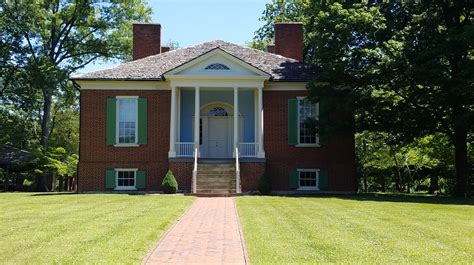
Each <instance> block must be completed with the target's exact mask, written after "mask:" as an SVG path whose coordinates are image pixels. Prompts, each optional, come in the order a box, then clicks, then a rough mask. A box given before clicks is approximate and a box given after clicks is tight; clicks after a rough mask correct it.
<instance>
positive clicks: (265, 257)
mask: <svg viewBox="0 0 474 265" xmlns="http://www.w3.org/2000/svg"><path fill="white" fill-rule="evenodd" d="M237 206H238V212H239V216H240V222H241V224H242V228H243V232H244V235H245V243H246V246H247V250H248V252H249V256H250V262H251V263H254V264H262V263H265V264H270V263H273V264H285V263H309V262H311V263H314V262H337V263H379V264H393V263H446V264H453V263H457V264H459V263H464V264H473V263H474V201H473V200H468V201H466V200H460V201H457V200H454V199H449V198H436V197H415V196H389V195H361V196H338V197H312V198H310V197H257V196H254V197H249V196H248V197H240V198H238V199H237Z"/></svg>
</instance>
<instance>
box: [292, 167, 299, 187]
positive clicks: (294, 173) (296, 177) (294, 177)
mask: <svg viewBox="0 0 474 265" xmlns="http://www.w3.org/2000/svg"><path fill="white" fill-rule="evenodd" d="M299 182H300V177H299V173H298V171H296V170H293V171H290V175H289V185H290V189H297V188H299V187H300V183H299Z"/></svg>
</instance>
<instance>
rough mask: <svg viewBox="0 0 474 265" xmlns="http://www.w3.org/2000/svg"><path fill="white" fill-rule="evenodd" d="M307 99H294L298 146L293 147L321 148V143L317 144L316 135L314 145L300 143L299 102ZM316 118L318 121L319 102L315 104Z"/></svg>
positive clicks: (317, 137) (317, 136)
mask: <svg viewBox="0 0 474 265" xmlns="http://www.w3.org/2000/svg"><path fill="white" fill-rule="evenodd" d="M306 99H307V97H296V107H297V109H296V114H297V115H298V118H297V123H298V132H297V137H298V144H296V145H295V147H303V148H304V147H321V143H320V142H319V134H318V133H317V134H316V143H314V144H313V143H300V139H301V136H300V129H301V126H300V100H306ZM316 118H317V120H319V102H316Z"/></svg>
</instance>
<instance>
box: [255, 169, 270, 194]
mask: <svg viewBox="0 0 474 265" xmlns="http://www.w3.org/2000/svg"><path fill="white" fill-rule="evenodd" d="M271 190H272V183H271V182H270V178H269V177H268V176H267V175H266V174H265V173H264V174H263V175H262V176H261V177H260V179H259V181H258V191H259V192H260V194H262V195H268V194H270V191H271Z"/></svg>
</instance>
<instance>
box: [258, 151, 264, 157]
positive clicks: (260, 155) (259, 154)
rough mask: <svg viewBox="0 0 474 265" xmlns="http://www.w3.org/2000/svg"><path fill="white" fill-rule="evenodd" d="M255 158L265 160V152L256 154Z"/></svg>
mask: <svg viewBox="0 0 474 265" xmlns="http://www.w3.org/2000/svg"><path fill="white" fill-rule="evenodd" d="M257 158H265V152H258V153H257Z"/></svg>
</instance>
